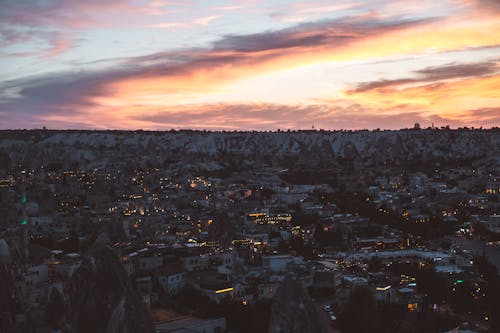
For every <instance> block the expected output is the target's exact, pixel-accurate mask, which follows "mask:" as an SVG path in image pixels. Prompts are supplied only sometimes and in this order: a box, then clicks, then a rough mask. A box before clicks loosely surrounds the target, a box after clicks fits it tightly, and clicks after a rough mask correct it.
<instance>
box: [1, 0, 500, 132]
mask: <svg viewBox="0 0 500 333" xmlns="http://www.w3.org/2000/svg"><path fill="white" fill-rule="evenodd" d="M498 31H500V5H499V4H498V2H497V1H495V0H446V1H440V2H439V3H436V2H435V1H428V0H423V1H418V2H417V1H387V0H373V1H362V2H361V1H339V2H335V3H334V4H332V2H331V1H322V0H316V1H300V0H294V1H286V0H271V1H261V0H252V1H222V0H219V1H210V2H209V4H207V2H202V1H191V0H179V1H162V0H154V1H146V0H131V1H117V0H108V1H98V0H89V1H85V2H75V1H65V0H49V1H35V0H33V1H32V0H30V1H23V2H18V1H4V2H2V11H1V12H0V36H1V40H0V45H1V47H2V48H1V51H0V64H1V74H2V76H1V78H0V128H1V129H7V128H41V127H42V126H45V127H47V128H69V129H139V128H140V129H145V130H147V129H149V130H157V129H171V128H176V129H179V128H192V129H213V130H218V129H230V130H253V129H256V130H269V129H271V130H275V129H282V130H283V129H308V128H311V126H312V125H314V126H315V127H316V128H323V129H375V128H381V129H397V128H404V127H411V126H413V124H414V123H420V124H421V125H422V126H423V127H427V126H430V125H431V124H432V123H433V124H435V125H436V126H445V125H450V126H452V127H462V126H474V127H493V126H499V125H500V34H498Z"/></svg>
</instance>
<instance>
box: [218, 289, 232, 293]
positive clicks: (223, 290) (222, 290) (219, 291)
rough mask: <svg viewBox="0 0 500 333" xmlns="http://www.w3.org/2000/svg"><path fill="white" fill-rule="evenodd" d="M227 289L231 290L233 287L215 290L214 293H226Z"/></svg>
mask: <svg viewBox="0 0 500 333" xmlns="http://www.w3.org/2000/svg"><path fill="white" fill-rule="evenodd" d="M229 291H233V288H226V289H220V290H216V291H215V293H216V294H222V293H227V292H229Z"/></svg>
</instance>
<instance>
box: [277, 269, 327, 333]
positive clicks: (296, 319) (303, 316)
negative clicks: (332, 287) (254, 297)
mask: <svg viewBox="0 0 500 333" xmlns="http://www.w3.org/2000/svg"><path fill="white" fill-rule="evenodd" d="M310 332H318V333H321V332H322V328H321V325H320V322H319V318H318V314H317V312H316V308H315V306H314V303H313V301H312V300H311V298H310V297H309V294H308V293H307V290H305V289H304V287H303V286H302V284H301V283H300V281H298V280H297V278H296V277H295V276H294V275H293V274H291V273H290V274H288V275H287V276H286V277H285V279H284V280H283V283H282V284H281V286H280V287H279V288H278V290H277V291H276V295H275V296H274V299H273V304H272V307H271V319H270V321H269V333H310Z"/></svg>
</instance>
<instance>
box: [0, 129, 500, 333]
mask: <svg viewBox="0 0 500 333" xmlns="http://www.w3.org/2000/svg"><path fill="white" fill-rule="evenodd" d="M0 199H1V200H0V281H1V283H0V331H2V332H158V333H162V332H165V333H166V332H199V333H217V332H270V333H275V332H347V333H349V332H443V333H444V332H498V331H499V330H500V316H499V315H498V309H499V308H500V283H499V282H500V277H499V275H498V272H499V268H500V130H499V129H498V128H492V129H488V130H484V129H472V128H470V129H469V128H462V129H450V128H445V127H443V128H420V125H418V124H415V126H414V127H413V128H410V129H405V130H399V131H388V130H386V131H380V130H373V131H323V130H308V131H277V132H210V131H188V130H186V131H167V132H154V131H130V132H128V131H83V130H82V131H80V130H78V131H76V130H75V131H57V130H46V129H40V130H3V131H0Z"/></svg>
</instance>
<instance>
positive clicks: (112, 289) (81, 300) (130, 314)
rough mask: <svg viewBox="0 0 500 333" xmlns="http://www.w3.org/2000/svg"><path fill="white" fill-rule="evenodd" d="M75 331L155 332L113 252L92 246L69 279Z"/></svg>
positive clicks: (111, 332) (72, 320) (112, 332)
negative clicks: (89, 252) (90, 251)
mask: <svg viewBox="0 0 500 333" xmlns="http://www.w3.org/2000/svg"><path fill="white" fill-rule="evenodd" d="M70 302H71V326H72V330H73V331H74V332H82V333H83V332H109V333H132V332H154V329H153V325H152V322H151V319H150V316H149V313H148V311H147V309H146V307H145V305H144V304H143V303H142V300H141V297H140V295H139V294H138V292H137V291H136V290H135V289H134V288H133V286H132V285H131V283H130V281H129V279H128V276H127V274H126V272H125V270H124V268H123V266H122V265H121V263H120V261H119V260H118V258H117V257H116V255H115V253H114V252H113V251H112V250H111V249H110V248H108V247H106V246H104V245H97V246H95V247H94V248H93V249H92V255H90V256H88V257H87V258H85V259H84V261H83V262H82V264H81V266H80V267H79V269H78V270H77V271H76V272H75V273H74V275H73V278H72V280H71V283H70Z"/></svg>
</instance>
